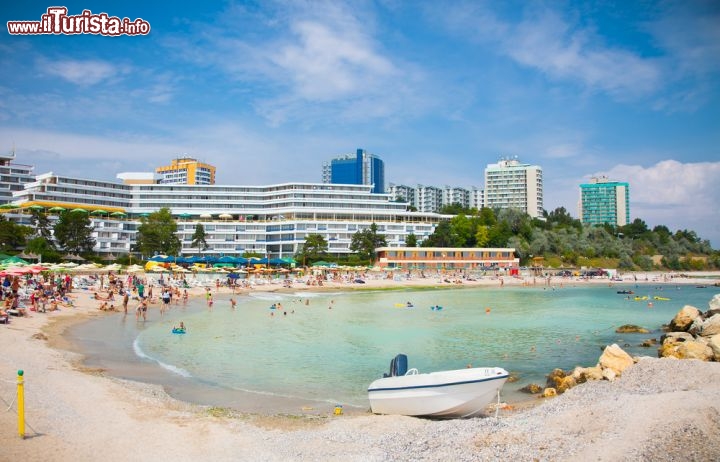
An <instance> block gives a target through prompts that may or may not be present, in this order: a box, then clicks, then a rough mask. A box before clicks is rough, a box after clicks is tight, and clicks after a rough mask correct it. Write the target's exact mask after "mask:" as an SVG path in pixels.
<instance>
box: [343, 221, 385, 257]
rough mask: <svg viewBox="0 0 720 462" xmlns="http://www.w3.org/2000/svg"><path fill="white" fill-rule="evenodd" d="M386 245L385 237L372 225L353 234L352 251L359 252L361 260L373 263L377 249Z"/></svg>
mask: <svg viewBox="0 0 720 462" xmlns="http://www.w3.org/2000/svg"><path fill="white" fill-rule="evenodd" d="M386 245H387V240H386V239H385V236H384V235H382V234H379V233H378V227H377V225H376V224H375V223H372V224H371V225H370V227H369V228H367V229H364V230H362V231H358V232H356V233H355V234H353V237H352V241H351V242H350V250H352V251H353V252H357V253H358V255H359V256H360V258H362V259H364V260H369V261H373V260H374V259H375V249H377V248H378V247H384V246H386Z"/></svg>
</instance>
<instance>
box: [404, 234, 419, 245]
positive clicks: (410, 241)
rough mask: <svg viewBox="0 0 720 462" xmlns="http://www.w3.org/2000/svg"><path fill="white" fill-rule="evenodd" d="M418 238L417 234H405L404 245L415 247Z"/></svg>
mask: <svg viewBox="0 0 720 462" xmlns="http://www.w3.org/2000/svg"><path fill="white" fill-rule="evenodd" d="M417 245H418V240H417V236H416V235H415V234H414V233H410V234H408V235H407V236H405V246H406V247H417Z"/></svg>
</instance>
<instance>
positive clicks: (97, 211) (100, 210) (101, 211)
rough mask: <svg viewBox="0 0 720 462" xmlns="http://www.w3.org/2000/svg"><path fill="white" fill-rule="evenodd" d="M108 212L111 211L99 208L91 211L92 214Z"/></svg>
mask: <svg viewBox="0 0 720 462" xmlns="http://www.w3.org/2000/svg"><path fill="white" fill-rule="evenodd" d="M108 213H109V212H108V211H107V210H102V209H98V210H93V211H92V212H90V215H107V214H108Z"/></svg>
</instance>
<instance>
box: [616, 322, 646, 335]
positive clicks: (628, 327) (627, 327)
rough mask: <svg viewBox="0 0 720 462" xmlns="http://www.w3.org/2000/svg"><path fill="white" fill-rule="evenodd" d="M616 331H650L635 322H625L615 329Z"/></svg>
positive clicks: (626, 332)
mask: <svg viewBox="0 0 720 462" xmlns="http://www.w3.org/2000/svg"><path fill="white" fill-rule="evenodd" d="M615 332H616V333H618V334H647V333H649V332H650V331H649V330H647V329H645V328H644V327H640V326H636V325H635V324H623V325H622V326H620V327H618V328H617V329H615Z"/></svg>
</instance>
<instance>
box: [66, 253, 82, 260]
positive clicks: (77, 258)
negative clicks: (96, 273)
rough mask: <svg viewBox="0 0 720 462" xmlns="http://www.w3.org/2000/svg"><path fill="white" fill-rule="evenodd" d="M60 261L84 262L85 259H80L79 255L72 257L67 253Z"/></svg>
mask: <svg viewBox="0 0 720 462" xmlns="http://www.w3.org/2000/svg"><path fill="white" fill-rule="evenodd" d="M62 259H63V260H70V261H85V259H84V258H83V257H81V256H80V255H74V254H71V253H69V254H67V255H63V257H62Z"/></svg>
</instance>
